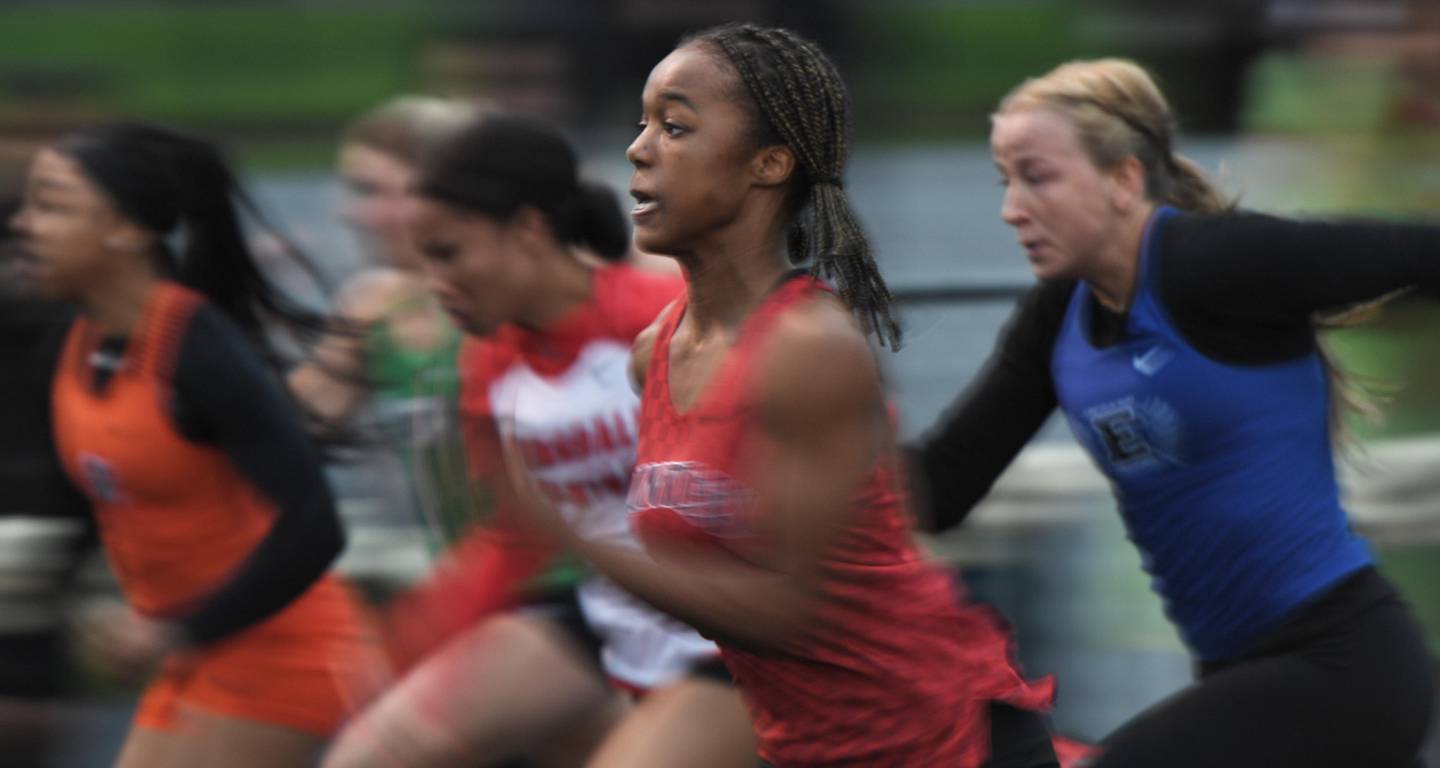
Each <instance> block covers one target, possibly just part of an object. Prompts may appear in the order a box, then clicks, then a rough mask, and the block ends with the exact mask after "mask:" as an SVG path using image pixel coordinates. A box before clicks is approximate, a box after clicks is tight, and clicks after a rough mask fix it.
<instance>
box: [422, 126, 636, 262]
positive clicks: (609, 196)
mask: <svg viewBox="0 0 1440 768" xmlns="http://www.w3.org/2000/svg"><path fill="white" fill-rule="evenodd" d="M577 166H578V161H577V159H576V156H575V149H574V147H572V146H571V145H570V142H569V141H567V140H566V139H565V137H564V136H562V135H561V134H560V132H559V131H558V130H556V129H555V128H554V127H553V126H551V125H550V124H549V123H546V122H543V121H540V120H536V119H533V118H528V117H519V116H515V115H492V116H488V117H485V118H482V119H481V120H478V121H476V122H474V123H471V124H470V125H469V126H467V127H466V128H464V129H462V130H460V131H459V132H457V133H456V134H455V135H454V136H453V137H451V138H450V139H449V140H448V141H446V142H445V143H444V144H443V145H442V146H441V147H440V148H439V150H438V151H436V152H435V154H434V155H433V156H432V157H430V158H429V159H428V160H427V161H426V163H425V164H424V166H423V167H422V168H421V172H420V178H419V180H418V182H417V184H416V189H417V190H418V191H419V193H420V194H421V195H422V196H424V197H428V198H431V199H433V200H439V201H441V202H443V203H446V204H448V205H453V206H455V207H456V208H459V209H461V210H464V211H470V212H472V213H479V214H482V215H485V216H488V217H490V218H493V219H496V220H497V221H508V220H509V219H510V217H511V216H514V215H515V213H516V211H518V210H520V209H521V208H522V207H525V206H529V207H531V208H535V209H536V210H538V211H540V212H541V213H543V214H545V215H546V216H547V217H549V219H550V226H551V229H552V231H553V232H554V235H555V239H556V240H559V241H560V242H562V243H565V244H567V245H580V246H584V247H587V248H589V249H590V250H592V251H594V252H595V254H596V255H597V256H599V257H600V258H602V259H604V260H605V261H612V262H613V261H620V260H622V259H624V258H625V256H626V254H627V252H628V250H629V245H630V235H629V229H628V227H627V226H626V224H625V216H624V214H623V213H622V212H621V210H620V203H619V198H617V197H616V195H615V193H614V192H613V191H612V190H610V189H609V188H608V187H605V186H603V185H600V184H595V183H591V182H583V181H581V180H580V178H579V171H578V167H577Z"/></svg>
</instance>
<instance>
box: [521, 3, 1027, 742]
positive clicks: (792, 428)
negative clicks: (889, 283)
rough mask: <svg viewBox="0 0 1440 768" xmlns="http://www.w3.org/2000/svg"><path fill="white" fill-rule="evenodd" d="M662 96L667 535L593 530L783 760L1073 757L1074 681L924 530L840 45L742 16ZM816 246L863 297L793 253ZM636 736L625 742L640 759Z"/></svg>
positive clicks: (656, 201)
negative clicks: (627, 544)
mask: <svg viewBox="0 0 1440 768" xmlns="http://www.w3.org/2000/svg"><path fill="white" fill-rule="evenodd" d="M642 106H643V118H642V120H641V123H640V135H639V136H638V137H637V138H636V139H635V141H634V143H633V144H631V146H630V148H629V151H628V156H629V159H630V162H631V163H632V164H633V165H634V167H635V173H634V177H633V181H632V188H631V192H632V194H633V195H634V197H635V198H636V200H637V201H638V202H639V204H638V205H637V206H636V207H635V209H634V211H633V217H634V220H635V226H636V229H635V231H636V242H637V245H638V246H639V247H640V248H641V249H643V250H646V251H650V252H654V253H663V254H669V255H672V256H674V257H675V258H676V259H678V260H679V262H680V264H681V266H682V267H683V269H684V272H685V275H686V281H687V287H688V292H687V295H686V296H685V297H683V298H682V299H681V300H679V301H678V302H677V303H676V304H675V305H673V306H672V307H671V308H670V309H669V310H667V312H666V313H665V314H663V315H662V317H661V319H660V320H659V321H658V322H657V323H656V324H655V325H654V326H652V327H651V328H650V329H648V330H647V331H646V332H645V333H644V334H643V335H642V336H641V337H640V339H639V340H637V343H636V347H635V353H634V357H633V361H632V362H633V365H634V372H635V374H636V375H637V377H640V378H642V379H643V381H644V395H643V409H642V412H641V428H640V429H641V434H640V449H639V458H638V460H637V464H636V470H635V474H634V476H633V478H632V482H631V488H630V500H629V506H630V510H631V524H632V525H633V526H634V527H635V528H636V530H637V532H638V533H639V535H640V537H641V538H642V540H643V541H644V542H645V543H646V545H647V548H648V550H649V555H650V556H649V557H647V556H645V555H643V554H639V553H635V552H631V551H628V550H625V549H622V548H619V547H613V546H607V545H605V544H604V543H599V542H594V541H586V540H583V539H581V538H578V537H575V536H571V537H570V538H569V541H570V543H571V545H572V546H574V547H576V548H577V550H578V551H579V552H580V554H582V555H583V556H584V557H586V559H587V560H588V561H589V562H590V563H591V564H592V565H593V566H594V567H595V568H596V569H597V570H599V571H601V572H602V573H604V574H606V575H607V576H609V577H610V578H612V579H613V580H614V581H615V582H617V583H618V584H620V585H621V586H623V587H625V588H626V589H628V590H630V591H631V592H633V593H634V594H636V595H639V596H641V597H643V598H645V599H646V600H649V601H650V602H651V603H653V604H654V605H656V606H657V607H659V608H661V609H663V610H666V611H669V612H670V613H672V614H673V615H675V616H676V617H678V618H680V619H682V620H684V621H685V622H687V623H689V624H691V625H692V626H694V627H696V628H698V629H700V630H701V631H702V632H703V633H705V634H707V635H709V636H710V637H712V638H714V639H715V640H716V641H717V643H718V644H719V645H720V647H721V650H722V653H723V657H724V660H725V663H726V666H727V667H728V668H729V669H730V671H731V673H732V674H733V676H734V678H735V680H736V682H737V683H738V685H739V686H740V688H741V691H742V693H743V695H744V697H745V699H746V702H747V704H748V706H749V709H750V713H751V716H752V718H753V719H754V723H755V728H756V732H757V734H758V736H759V739H760V756H761V758H762V760H763V761H764V762H765V763H766V764H769V765H773V766H783V767H785V768H789V767H790V766H820V765H826V766H830V765H854V766H859V765H864V766H921V765H924V766H942V765H943V766H969V767H970V768H974V767H975V766H981V765H988V766H1026V767H1029V766H1045V765H1054V764H1055V756H1054V753H1053V751H1052V750H1051V747H1050V743H1049V736H1048V733H1047V729H1046V727H1045V725H1044V722H1043V719H1042V718H1040V717H1039V716H1038V715H1037V714H1035V712H1036V711H1037V710H1041V709H1044V708H1045V707H1047V706H1048V704H1049V701H1050V698H1051V686H1050V685H1049V684H1048V682H1047V683H1046V684H1044V685H1040V686H1035V687H1032V686H1030V685H1027V684H1026V683H1025V681H1024V680H1022V679H1021V677H1020V675H1019V674H1018V673H1017V671H1016V670H1015V669H1014V667H1013V666H1012V665H1011V663H1010V660H1009V651H1010V647H1009V646H1010V639H1009V637H1008V636H1007V635H1006V633H1005V632H1004V631H1003V630H1002V629H1000V628H999V627H998V626H997V624H996V623H995V622H994V621H993V619H992V618H991V617H990V616H989V615H988V614H987V613H985V612H983V611H981V610H980V609H977V608H975V607H973V606H968V605H966V604H964V603H963V602H962V601H960V600H958V599H957V594H956V588H955V586H954V585H953V583H952V581H951V579H950V577H949V576H948V575H947V574H945V573H944V572H943V571H941V570H940V569H938V568H936V567H934V566H933V565H931V564H929V563H927V562H925V560H924V558H923V556H922V555H921V554H920V553H919V552H917V550H916V548H915V545H914V543H913V542H912V540H911V538H910V533H909V528H908V517H907V515H906V513H905V510H904V507H903V502H902V499H901V496H900V495H899V493H898V491H897V484H896V476H895V470H896V450H895V444H894V434H893V427H892V425H891V423H890V417H889V413H888V408H887V405H886V402H885V399H884V394H883V392H882V388H881V383H880V377H879V372H878V370H877V363H876V361H875V359H874V357H873V354H872V351H871V349H870V347H869V346H868V345H867V343H866V339H865V334H864V333H863V332H862V330H861V328H860V327H859V325H857V323H856V321H855V318H853V317H852V316H851V312H850V311H847V306H848V309H849V310H851V311H853V312H854V313H855V315H858V316H859V319H860V324H861V325H864V326H866V327H867V328H869V329H871V330H875V331H877V332H879V333H880V334H882V335H883V336H884V337H885V338H886V339H888V340H890V341H891V342H892V343H893V342H894V341H895V340H896V337H897V336H898V329H897V327H896V325H895V322H894V321H893V319H892V318H891V316H890V311H889V294H888V291H887V290H886V288H885V285H884V282H883V280H882V279H881V277H880V275H879V273H878V271H877V270H876V267H875V264H874V261H873V259H872V258H871V256H870V248H869V245H868V243H867V242H866V239H865V236H864V235H863V233H862V232H861V231H860V228H859V226H858V224H857V223H856V222H855V219H854V217H853V215H852V213H851V212H850V209H849V205H848V203H847V202H846V198H845V194H844V191H843V190H842V188H841V177H842V174H843V172H844V168H845V160H846V153H847V149H848V146H847V139H848V131H849V127H850V126H849V115H848V107H849V104H848V97H847V95H846V92H845V87H844V85H843V83H842V82H841V80H840V78H839V75H838V73H837V72H836V70H835V68H834V66H833V65H832V64H831V63H830V61H829V60H828V59H827V58H826V57H825V55H824V54H823V53H822V52H821V51H820V50H819V49H818V48H817V47H816V46H815V45H814V44H812V43H810V42H808V41H806V40H804V39H801V38H799V37H798V36H796V35H794V34H793V33H791V32H788V31H786V30H781V29H766V28H758V27H754V26H749V25H745V26H726V27H721V28H717V29H713V30H709V31H706V32H702V33H700V34H698V35H695V36H693V37H690V38H688V39H686V40H685V41H683V42H682V43H681V44H680V46H679V47H678V48H677V49H676V50H675V51H674V52H672V53H671V54H670V55H669V56H668V57H666V58H665V59H664V60H663V61H661V62H660V63H659V64H658V65H657V66H656V67H655V69H654V70H653V71H652V72H651V73H650V78H649V81H648V82H647V83H646V86H645V91H644V95H643V101H642ZM805 260H813V261H812V263H813V268H812V272H813V273H819V274H821V275H825V276H828V277H829V278H831V279H833V280H834V281H835V282H836V284H837V287H838V293H839V298H838V299H837V298H836V296H835V295H833V294H832V293H831V292H830V290H829V289H827V288H826V287H825V286H824V285H822V284H821V283H820V282H819V281H818V280H817V279H816V277H814V276H812V275H810V274H797V273H795V272H792V271H791V270H792V266H791V265H792V264H794V263H799V262H802V261H805ZM512 449H513V447H512ZM528 501H529V503H528V504H527V505H526V508H527V509H529V510H531V512H532V514H534V515H535V516H536V517H537V520H538V521H539V522H543V523H545V524H547V525H549V526H551V527H553V528H554V529H556V530H559V531H561V535H564V530H565V529H564V528H563V527H561V526H560V525H559V523H560V519H559V518H558V516H556V515H555V514H553V511H552V510H549V509H547V508H546V505H544V504H543V503H541V501H540V497H539V495H538V494H531V495H530V496H529V499H528ZM641 726H643V722H642V721H640V720H638V719H637V721H636V727H641ZM623 735H624V734H623V732H622V734H621V736H623ZM624 741H625V740H624V739H621V738H617V739H615V742H616V745H617V746H616V749H614V750H613V751H611V750H607V751H606V752H603V753H602V754H601V761H600V762H602V764H605V765H615V766H620V765H628V764H629V763H628V761H627V760H626V759H625V757H624V755H623V754H622V750H621V749H620V747H621V746H622V745H623V742H624ZM631 741H634V740H631Z"/></svg>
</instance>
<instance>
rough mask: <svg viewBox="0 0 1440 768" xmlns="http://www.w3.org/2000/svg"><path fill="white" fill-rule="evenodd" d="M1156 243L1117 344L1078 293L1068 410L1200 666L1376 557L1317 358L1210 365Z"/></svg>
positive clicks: (1059, 377)
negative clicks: (1195, 342)
mask: <svg viewBox="0 0 1440 768" xmlns="http://www.w3.org/2000/svg"><path fill="white" fill-rule="evenodd" d="M1174 214H1175V211H1174V210H1173V209H1169V208H1162V209H1160V210H1159V211H1157V212H1156V214H1155V215H1154V217H1152V219H1151V222H1150V224H1149V227H1148V228H1147V230H1146V233H1145V237H1144V239H1143V243H1142V247H1141V254H1140V272H1139V276H1138V278H1137V281H1138V285H1137V286H1136V290H1135V298H1134V301H1133V302H1132V304H1131V308H1130V311H1129V314H1128V316H1127V318H1126V320H1125V323H1126V326H1125V330H1124V333H1123V335H1122V337H1121V340H1120V342H1119V343H1117V344H1115V345H1113V346H1108V347H1104V348H1100V347H1096V346H1095V345H1094V344H1092V343H1091V342H1090V339H1089V338H1088V337H1087V334H1086V329H1087V328H1088V327H1089V326H1090V320H1091V319H1090V314H1091V306H1092V302H1091V299H1090V293H1091V291H1090V287H1089V285H1087V284H1086V283H1083V282H1081V283H1079V284H1078V285H1077V286H1076V288H1075V291H1074V292H1073V293H1072V294H1071V297H1070V301H1069V305H1068V307H1067V309H1066V314H1065V318H1064V321H1063V323H1062V325H1061V328H1060V332H1059V336H1058V338H1057V340H1056V343H1055V347H1054V350H1053V353H1052V355H1051V360H1050V364H1051V373H1052V376H1053V379H1054V382H1055V392H1056V395H1057V397H1058V400H1059V404H1060V407H1061V408H1062V409H1063V410H1064V412H1065V415H1066V418H1067V419H1068V421H1069V423H1070V428H1071V430H1072V431H1073V432H1074V433H1075V437H1076V439H1077V440H1079V442H1080V444H1081V445H1082V446H1083V447H1084V448H1085V450H1086V451H1088V452H1089V454H1090V455H1091V457H1092V458H1093V459H1094V460H1095V462H1096V464H1097V465H1098V466H1099V468H1100V470H1101V471H1102V472H1103V473H1104V474H1105V475H1106V477H1108V478H1109V479H1110V482H1111V485H1112V486H1113V487H1114V489H1115V494H1116V496H1117V498H1118V499H1119V502H1120V509H1121V513H1122V515H1123V516H1124V519H1125V526H1126V529H1127V531H1128V532H1129V536H1130V538H1131V540H1132V541H1134V542H1135V544H1136V546H1138V547H1139V549H1140V553H1141V558H1142V561H1143V564H1144V567H1145V569H1146V570H1147V571H1148V572H1149V573H1150V574H1151V575H1152V576H1153V577H1154V580H1153V586H1154V588H1155V590H1156V592H1158V593H1159V594H1160V596H1161V598H1162V599H1163V600H1164V601H1165V606H1166V611H1167V613H1168V614H1169V615H1170V617H1171V619H1172V620H1174V621H1175V622H1176V624H1178V625H1179V627H1180V631H1181V634H1182V636H1183V637H1184V639H1185V641H1186V643H1187V644H1188V645H1189V646H1190V647H1191V649H1192V650H1193V651H1194V652H1195V653H1196V655H1198V656H1199V657H1200V658H1201V659H1202V660H1205V661H1216V660H1222V659H1226V658H1230V657H1233V656H1235V655H1237V654H1239V653H1241V652H1243V651H1244V650H1245V649H1246V648H1247V646H1249V645H1250V644H1251V643H1252V642H1253V641H1255V640H1256V639H1258V637H1259V636H1260V635H1261V634H1263V633H1264V632H1265V631H1266V630H1268V629H1271V628H1274V627H1275V626H1276V625H1277V624H1278V623H1280V622H1281V621H1282V620H1283V619H1284V618H1285V617H1286V616H1287V615H1289V614H1291V613H1292V612H1293V611H1295V609H1297V608H1298V607H1300V606H1302V605H1303V604H1305V603H1306V602H1307V600H1309V599H1311V598H1314V597H1318V596H1319V595H1320V594H1321V593H1322V592H1324V591H1325V589H1326V588H1328V587H1330V586H1332V585H1334V584H1336V583H1337V582H1339V581H1340V580H1341V579H1343V578H1344V577H1345V576H1347V575H1349V574H1350V573H1353V572H1354V571H1355V570H1357V569H1359V568H1361V567H1363V566H1365V565H1367V564H1368V563H1370V562H1371V558H1370V554H1369V552H1368V550H1367V548H1366V546H1365V544H1364V542H1363V541H1362V540H1361V539H1360V538H1359V537H1358V536H1356V535H1355V533H1354V532H1353V531H1352V530H1351V528H1350V525H1349V522H1348V520H1347V519H1346V515H1345V512H1344V510H1343V509H1342V508H1341V506H1340V500H1339V489H1338V486H1337V484H1336V481H1335V466H1334V460H1333V456H1332V452H1331V439H1330V429H1329V421H1328V411H1329V402H1330V396H1331V395H1330V387H1329V381H1328V378H1327V376H1326V372H1325V369H1324V365H1323V364H1322V362H1321V360H1320V358H1319V355H1318V353H1316V352H1314V351H1312V352H1310V353H1309V354H1305V355H1302V356H1300V357H1296V358H1294V359H1291V360H1286V361H1283V362H1278V363H1271V364H1265V365H1256V366H1241V365H1232V364H1226V363H1221V362H1217V361H1215V360H1213V359H1210V358H1208V357H1206V356H1204V355H1203V354H1201V353H1200V352H1198V351H1197V350H1196V349H1195V348H1194V347H1193V346H1191V345H1190V344H1189V343H1188V342H1187V341H1186V339H1185V338H1184V337H1183V336H1182V335H1181V333H1180V332H1179V330H1178V329H1177V327H1176V326H1175V324H1174V323H1173V322H1172V320H1171V318H1170V317H1169V315H1168V314H1167V311H1166V309H1165V307H1164V306H1162V305H1161V303H1160V299H1159V291H1158V285H1159V280H1158V275H1157V274H1156V269H1157V267H1158V264H1159V259H1158V258H1157V254H1156V253H1155V250H1156V249H1157V247H1158V246H1157V245H1156V243H1157V233H1158V232H1159V230H1160V228H1162V227H1164V226H1165V224H1166V220H1167V219H1169V218H1170V217H1171V216H1172V215H1174Z"/></svg>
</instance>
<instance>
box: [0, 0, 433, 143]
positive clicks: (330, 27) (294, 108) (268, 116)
mask: <svg viewBox="0 0 1440 768" xmlns="http://www.w3.org/2000/svg"><path fill="white" fill-rule="evenodd" d="M429 18H430V17H429V16H427V15H426V14H424V13H422V12H421V10H419V9H417V8H415V7H413V6H406V5H398V4H397V5H387V6H369V5H357V6H356V7H346V6H338V5H337V6H277V5H270V4H265V5H255V6H252V5H243V4H206V5H203V6H198V5H187V4H179V3H173V4H162V3H144V4H130V3H125V4H80V5H64V6H26V7H23V8H22V7H13V6H11V7H0V122H3V123H4V124H7V125H31V124H35V123H36V122H41V123H44V122H46V121H49V122H53V123H55V124H58V125H64V124H66V123H70V122H74V121H75V120H77V119H81V120H83V119H88V118H93V117H95V116H111V115H127V116H135V117H141V118H144V119H150V120H159V121H164V122H169V123H173V124H177V125H184V126H189V127H192V128H197V129H201V130H210V131H220V130H223V131H224V133H225V134H227V135H241V136H244V137H245V138H246V139H247V142H246V143H247V145H248V144H251V143H252V142H253V144H254V147H255V150H256V154H257V157H258V158H259V159H262V160H268V161H269V162H293V161H296V160H300V161H311V160H315V159H317V154H316V153H317V150H318V147H319V145H320V142H318V141H315V140H313V139H311V140H309V141H306V140H305V139H304V138H303V136H304V134H306V133H309V134H311V135H312V136H314V135H315V134H317V133H320V132H324V133H327V134H333V132H334V130H335V129H336V128H337V127H338V125H339V124H340V123H341V122H343V121H344V120H346V119H348V118H349V117H351V116H353V115H354V114H356V113H357V112H359V111H360V110H362V109H364V108H365V107H368V106H370V105H371V104H374V103H375V102H376V101H379V100H380V99H383V98H385V97H387V96H390V95H392V94H394V93H397V92H400V91H403V90H406V89H408V88H413V87H415V86H416V85H417V84H418V83H417V82H416V80H417V76H416V69H417V67H416V61H417V58H418V51H419V48H420V46H421V45H422V44H423V43H424V41H425V40H426V39H427V36H428V35H429V34H430V33H431V32H432V30H431V28H430V21H429ZM296 136H300V137H302V138H301V139H300V140H299V141H298V143H297V142H295V141H294V138H295V137H296ZM330 151H331V147H330V146H328V145H327V146H325V148H324V151H323V157H324V158H325V159H326V160H328V154H329V152H330ZM247 159H255V158H249V157H247Z"/></svg>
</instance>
